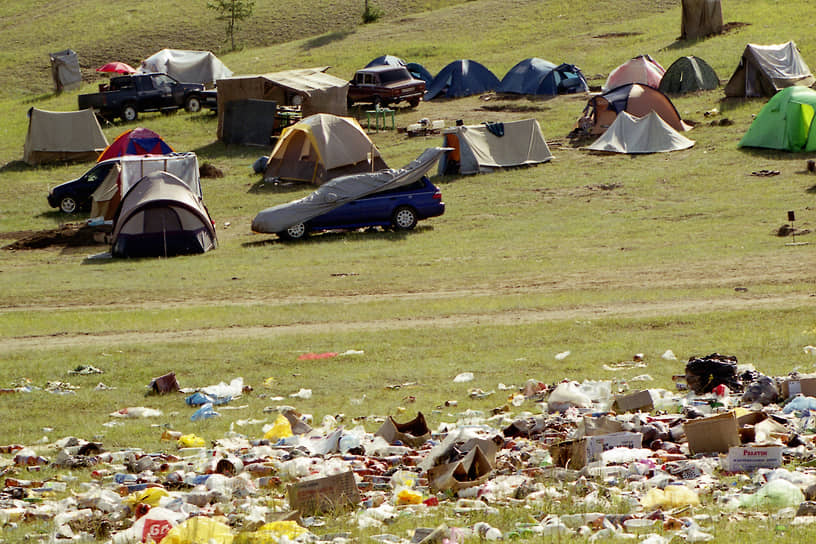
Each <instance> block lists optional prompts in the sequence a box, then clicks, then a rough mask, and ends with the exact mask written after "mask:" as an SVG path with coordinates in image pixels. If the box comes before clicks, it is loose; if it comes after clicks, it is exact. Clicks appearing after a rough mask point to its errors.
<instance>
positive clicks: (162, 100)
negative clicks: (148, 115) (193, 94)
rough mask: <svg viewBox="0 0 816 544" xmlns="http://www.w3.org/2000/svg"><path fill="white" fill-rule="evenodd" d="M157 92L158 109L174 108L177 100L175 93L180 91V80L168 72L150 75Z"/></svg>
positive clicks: (156, 106)
mask: <svg viewBox="0 0 816 544" xmlns="http://www.w3.org/2000/svg"><path fill="white" fill-rule="evenodd" d="M150 78H151V79H152V81H153V87H154V89H155V90H156V91H157V93H156V95H155V96H156V105H155V106H153V107H154V108H156V109H165V108H174V107H176V105H177V104H178V103H177V102H176V97H175V93H176V92H178V91H179V85H178V82H177V81H176V80H175V79H173V78H172V77H170V76H168V75H166V74H155V75H152V76H150Z"/></svg>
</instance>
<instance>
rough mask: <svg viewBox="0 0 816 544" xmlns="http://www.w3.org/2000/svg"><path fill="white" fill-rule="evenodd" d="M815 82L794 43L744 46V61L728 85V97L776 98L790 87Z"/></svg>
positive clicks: (726, 91)
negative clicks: (774, 96)
mask: <svg viewBox="0 0 816 544" xmlns="http://www.w3.org/2000/svg"><path fill="white" fill-rule="evenodd" d="M814 82H816V79H814V77H813V74H811V72H810V68H809V67H808V65H807V63H805V60H804V59H803V58H802V55H801V54H800V53H799V49H798V48H797V47H796V44H795V43H794V42H792V41H790V42H788V43H783V44H778V45H756V44H752V43H749V44H748V45H747V46H745V50H744V51H743V53H742V58H741V59H740V63H739V65H738V66H737V69H736V70H735V71H734V74H733V75H732V76H731V79H729V81H728V83H727V84H726V86H725V95H726V96H773V95H774V94H775V93H776V92H777V91H779V90H780V89H784V88H785V87H790V86H791V85H803V86H805V87H809V86H811V85H813V83H814Z"/></svg>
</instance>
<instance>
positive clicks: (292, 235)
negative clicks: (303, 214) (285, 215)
mask: <svg viewBox="0 0 816 544" xmlns="http://www.w3.org/2000/svg"><path fill="white" fill-rule="evenodd" d="M308 233H309V232H308V231H307V230H306V224H305V223H298V224H297V225H292V226H291V227H289V228H288V229H286V230H282V231H280V232H279V233H278V236H280V237H281V238H283V239H284V240H300V239H301V238H305V237H306V236H307V235H308Z"/></svg>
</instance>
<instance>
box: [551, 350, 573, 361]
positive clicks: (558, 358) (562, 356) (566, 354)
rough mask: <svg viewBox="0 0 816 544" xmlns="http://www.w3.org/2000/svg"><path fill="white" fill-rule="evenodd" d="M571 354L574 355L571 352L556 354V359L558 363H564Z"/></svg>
mask: <svg viewBox="0 0 816 544" xmlns="http://www.w3.org/2000/svg"><path fill="white" fill-rule="evenodd" d="M570 353H572V352H571V351H569V350H567V351H562V352H561V353H556V354H555V359H556V361H563V360H564V359H566V358H567V357H569V356H570Z"/></svg>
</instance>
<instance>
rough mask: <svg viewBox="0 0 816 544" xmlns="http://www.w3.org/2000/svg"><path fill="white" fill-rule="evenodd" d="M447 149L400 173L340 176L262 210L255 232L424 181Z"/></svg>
mask: <svg viewBox="0 0 816 544" xmlns="http://www.w3.org/2000/svg"><path fill="white" fill-rule="evenodd" d="M444 151H446V148H443V147H431V148H428V149H426V150H425V151H423V152H422V154H421V155H420V156H419V157H417V158H416V159H414V160H413V161H411V162H410V163H409V164H408V165H407V166H405V167H403V168H400V169H399V170H393V169H388V170H380V171H378V172H373V173H366V174H350V175H348V176H340V177H338V178H335V179H333V180H331V181H328V182H326V183H324V184H323V185H321V186H320V188H319V189H317V190H316V191H314V192H313V193H312V194H310V195H309V196H306V197H304V198H301V199H299V200H294V201H292V202H289V203H287V204H280V205H278V206H273V207H271V208H267V209H265V210H263V211H261V212H260V213H259V214H258V215H256V216H255V219H253V220H252V230H253V231H255V232H263V233H269V234H274V233H277V232H281V231H283V230H286V229H288V228H289V227H291V226H292V225H297V224H298V223H303V222H305V221H308V220H309V219H311V218H313V217H317V216H318V215H321V214H323V213H326V212H328V211H330V210H333V209H334V208H337V207H339V206H342V205H343V204H346V203H347V202H351V201H352V200H356V199H358V198H361V197H364V196H366V195H370V194H373V193H378V192H380V191H387V190H389V189H394V188H396V187H401V186H403V185H408V184H410V183H413V182H415V181H417V180H418V179H420V178H421V177H422V176H423V175H425V173H426V172H427V171H428V170H430V169H431V168H432V167H433V165H434V163H435V162H436V161H437V160H439V157H440V156H441V155H442V153H443V152H444Z"/></svg>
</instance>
